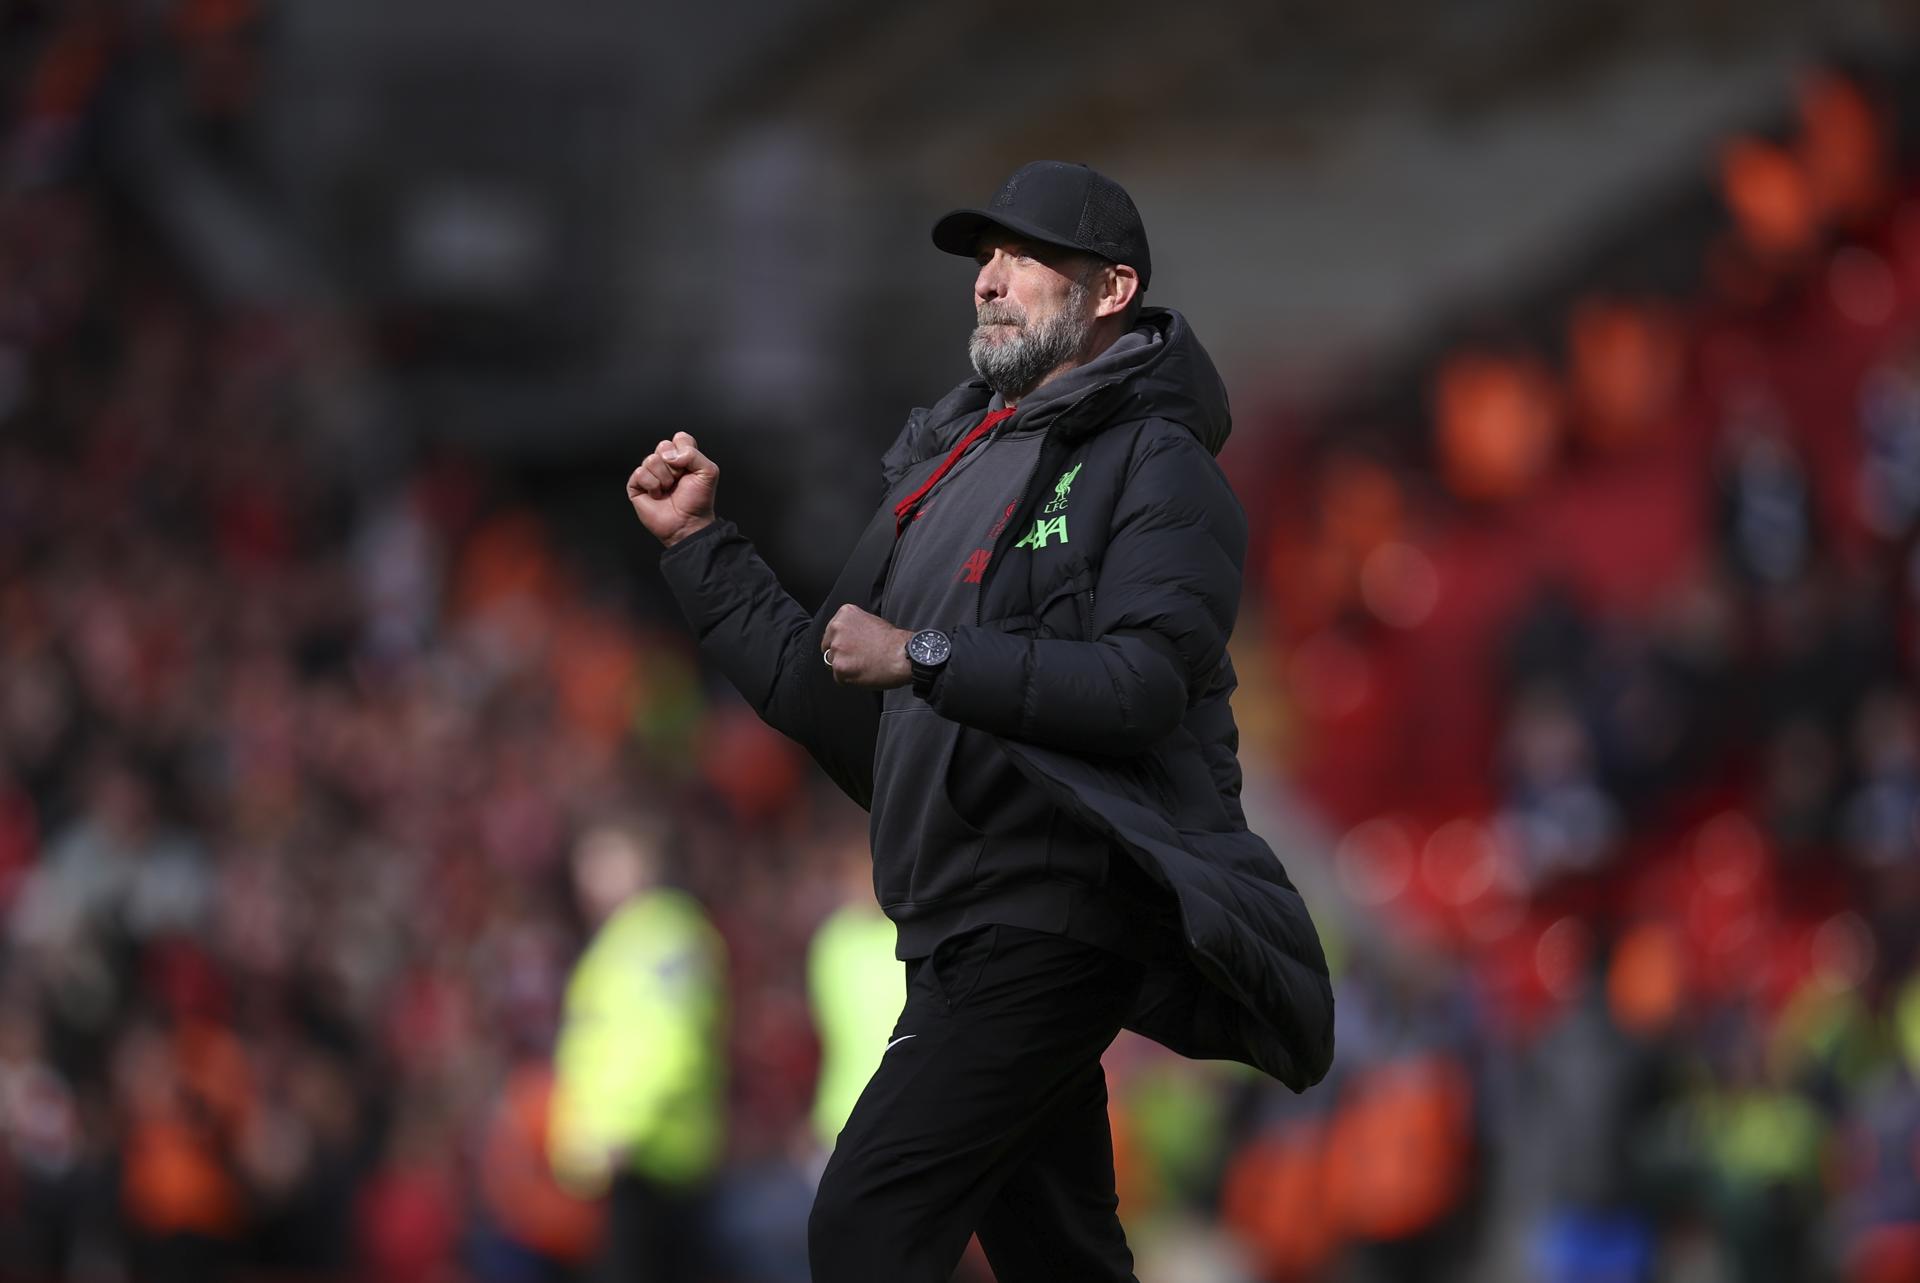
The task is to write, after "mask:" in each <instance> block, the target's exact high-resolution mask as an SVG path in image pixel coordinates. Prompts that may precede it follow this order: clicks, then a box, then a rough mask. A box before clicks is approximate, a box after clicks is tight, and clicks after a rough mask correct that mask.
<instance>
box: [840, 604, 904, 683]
mask: <svg viewBox="0 0 1920 1283" xmlns="http://www.w3.org/2000/svg"><path fill="white" fill-rule="evenodd" d="M911 636H913V634H912V633H911V632H908V631H907V630H906V629H904V628H895V627H894V626H893V625H892V624H890V623H888V622H887V621H886V620H884V619H882V618H880V616H878V615H870V614H868V613H867V612H866V611H864V610H862V609H860V608H859V607H858V606H856V605H854V604H853V603H852V602H848V603H847V604H846V605H844V606H842V607H841V608H840V609H839V610H836V611H834V612H833V618H832V619H829V620H828V621H827V631H826V632H825V633H823V634H822V635H821V638H820V652H821V654H823V655H824V656H826V661H827V665H828V667H830V668H832V669H833V680H834V681H836V682H839V683H840V684H841V685H842V686H864V687H866V688H867V689H869V690H891V689H892V688H893V687H895V686H905V685H906V684H907V683H908V682H910V681H912V680H913V665H912V664H911V663H909V662H908V661H907V638H909V637H911Z"/></svg>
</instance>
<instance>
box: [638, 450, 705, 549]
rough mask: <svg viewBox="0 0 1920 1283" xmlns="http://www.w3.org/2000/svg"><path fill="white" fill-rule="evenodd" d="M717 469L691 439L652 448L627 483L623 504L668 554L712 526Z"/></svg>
mask: <svg viewBox="0 0 1920 1283" xmlns="http://www.w3.org/2000/svg"><path fill="white" fill-rule="evenodd" d="M719 483H720V469H719V468H717V467H715V466H714V462H713V460H711V459H709V458H707V456H706V455H704V454H701V453H700V446H699V443H698V442H696V441H695V440H694V439H693V436H692V434H691V433H687V432H676V433H674V434H673V440H671V441H662V442H661V443H660V444H659V445H657V446H655V447H654V448H653V453H652V454H650V455H648V456H647V457H646V459H645V460H644V461H642V463H641V464H640V466H639V467H637V468H635V469H634V470H633V475H632V476H630V477H628V478H627V502H629V503H631V504H632V505H633V511H634V514H635V515H636V516H638V517H639V518H640V524H641V525H643V526H645V527H646V528H647V530H648V531H649V532H651V533H652V535H653V537H654V538H656V539H658V540H659V541H660V542H661V543H663V544H665V545H666V546H667V547H669V548H671V547H673V546H674V545H675V544H677V543H679V542H680V541H681V540H682V539H685V538H687V537H688V536H689V535H692V534H697V533H698V532H700V531H701V530H704V529H706V528H707V527H708V526H710V525H712V524H713V493H714V489H715V487H717V486H718V485H719Z"/></svg>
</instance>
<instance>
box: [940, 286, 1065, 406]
mask: <svg viewBox="0 0 1920 1283" xmlns="http://www.w3.org/2000/svg"><path fill="white" fill-rule="evenodd" d="M1090 292H1091V291H1089V290H1088V289H1087V287H1086V286H1084V285H1082V284H1080V283H1079V282H1077V281H1076V282H1075V283H1074V285H1073V287H1072V288H1071V289H1070V290H1069V291H1068V292H1067V297H1066V301H1065V302H1064V303H1063V304H1062V305H1061V308H1060V310H1059V311H1058V312H1056V313H1054V315H1052V316H1050V317H1048V318H1047V319H1046V320H1044V321H1042V322H1040V323H1039V324H1038V325H1033V324H1029V323H1028V321H1027V319H1026V316H1025V314H1024V313H1020V312H1017V311H1015V310H1013V309H1012V308H1010V307H1007V306H1005V305H1001V304H994V303H989V304H987V305H986V306H984V307H982V308H981V309H980V311H979V319H980V322H981V323H980V324H979V325H976V326H975V327H974V331H973V338H972V339H971V340H970V341H969V342H968V343H967V355H968V357H970V358H971V359H972V360H973V368H974V370H975V371H976V372H978V373H979V375H980V377H981V378H983V379H985V380H986V381H987V386H988V387H990V388H992V389H993V390H994V391H995V392H998V393H999V394H1000V396H1001V398H1002V399H1003V400H1005V401H1008V402H1013V401H1018V400H1019V399H1020V398H1021V397H1023V396H1025V395H1026V394H1027V393H1029V392H1031V391H1033V389H1034V388H1035V387H1037V386H1039V383H1040V380H1042V379H1044V378H1046V377H1047V375H1049V374H1051V373H1052V372H1053V371H1054V370H1056V369H1058V368H1059V367H1060V366H1062V365H1064V364H1065V363H1067V362H1068V361H1070V360H1072V359H1073V358H1074V357H1076V356H1078V355H1079V354H1080V352H1081V351H1082V350H1083V349H1084V348H1085V347H1086V343H1087V334H1088V333H1089V332H1090V331H1091V330H1092V329H1093V318H1092V317H1091V316H1088V315H1087V307H1086V303H1087V296H1088V294H1089V293H1090ZM995 322H1012V323H1014V324H1015V325H1017V326H1018V327H1019V328H1018V329H1016V330H1015V331H1014V333H1013V334H1012V335H1011V336H1010V337H1007V338H1002V339H1000V340H998V341H995V340H993V339H990V338H989V337H988V333H987V332H988V328H989V326H990V325H991V324H993V323H995Z"/></svg>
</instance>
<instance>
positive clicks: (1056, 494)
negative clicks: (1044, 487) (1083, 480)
mask: <svg viewBox="0 0 1920 1283" xmlns="http://www.w3.org/2000/svg"><path fill="white" fill-rule="evenodd" d="M1079 475H1080V465H1079V464H1077V463H1076V464H1074V465H1073V466H1072V467H1071V468H1068V469H1067V470H1066V471H1065V472H1063V473H1061V474H1060V479H1059V480H1058V481H1056V482H1054V483H1053V498H1052V499H1051V500H1049V501H1048V503H1047V506H1046V507H1045V508H1043V509H1041V511H1043V512H1065V511H1066V510H1067V492H1068V491H1069V490H1071V489H1073V479H1074V478H1075V477H1077V476H1079ZM1060 541H1061V542H1062V543H1065V542H1066V536H1065V535H1062V536H1061V537H1060Z"/></svg>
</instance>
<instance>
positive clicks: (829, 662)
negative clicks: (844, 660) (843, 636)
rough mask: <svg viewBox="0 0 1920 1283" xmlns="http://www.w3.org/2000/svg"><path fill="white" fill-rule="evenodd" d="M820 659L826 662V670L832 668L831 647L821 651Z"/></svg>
mask: <svg viewBox="0 0 1920 1283" xmlns="http://www.w3.org/2000/svg"><path fill="white" fill-rule="evenodd" d="M820 658H822V659H824V660H826V661H827V667H828V668H832V667H833V647H831V646H829V647H827V648H826V649H825V650H823V651H821V652H820Z"/></svg>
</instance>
